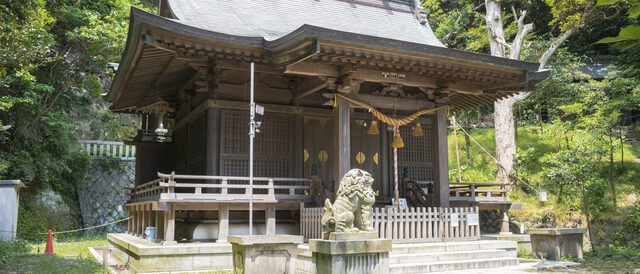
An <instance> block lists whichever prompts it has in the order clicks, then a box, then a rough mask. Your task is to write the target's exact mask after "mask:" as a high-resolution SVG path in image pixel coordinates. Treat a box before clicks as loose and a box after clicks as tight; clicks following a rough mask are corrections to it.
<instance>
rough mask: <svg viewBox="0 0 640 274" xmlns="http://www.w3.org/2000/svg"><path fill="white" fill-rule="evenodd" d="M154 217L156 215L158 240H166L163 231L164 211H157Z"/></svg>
mask: <svg viewBox="0 0 640 274" xmlns="http://www.w3.org/2000/svg"><path fill="white" fill-rule="evenodd" d="M154 215H155V221H156V239H163V240H164V229H163V226H164V224H163V222H164V220H163V219H162V216H163V215H164V214H163V212H162V211H156V212H155V214H154Z"/></svg>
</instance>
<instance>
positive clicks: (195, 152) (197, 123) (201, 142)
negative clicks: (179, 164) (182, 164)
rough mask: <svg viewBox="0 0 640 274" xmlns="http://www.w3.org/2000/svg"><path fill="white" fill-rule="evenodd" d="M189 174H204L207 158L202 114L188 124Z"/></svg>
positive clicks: (205, 134)
mask: <svg viewBox="0 0 640 274" xmlns="http://www.w3.org/2000/svg"><path fill="white" fill-rule="evenodd" d="M188 127H189V144H188V150H189V159H188V160H187V161H188V167H189V174H196V175H200V174H202V175H204V174H206V170H207V169H206V162H207V160H206V157H207V153H206V152H207V115H206V112H203V113H202V114H201V115H199V116H198V118H196V119H194V120H193V121H191V122H189V125H188Z"/></svg>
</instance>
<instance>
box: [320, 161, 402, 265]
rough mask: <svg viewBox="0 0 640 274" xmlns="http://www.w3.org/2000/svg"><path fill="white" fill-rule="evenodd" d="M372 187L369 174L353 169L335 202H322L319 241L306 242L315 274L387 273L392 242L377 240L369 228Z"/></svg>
mask: <svg viewBox="0 0 640 274" xmlns="http://www.w3.org/2000/svg"><path fill="white" fill-rule="evenodd" d="M372 184H373V178H372V177H371V174H369V173H368V172H366V171H363V170H360V169H352V170H350V171H349V172H347V174H345V175H344V177H343V178H342V180H341V181H340V186H339V188H338V192H337V195H336V201H335V202H334V203H333V204H331V202H330V201H329V199H327V200H326V201H325V208H324V210H325V211H324V214H323V216H322V239H321V240H319V239H313V240H309V250H310V251H311V252H312V261H313V264H314V266H315V272H316V273H318V274H323V273H336V274H340V273H389V251H391V240H387V239H379V238H378V233H377V232H376V231H375V230H374V229H373V227H372V226H371V206H372V205H373V203H374V202H375V194H374V192H373V189H371V185H372Z"/></svg>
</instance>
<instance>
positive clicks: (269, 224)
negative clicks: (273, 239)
mask: <svg viewBox="0 0 640 274" xmlns="http://www.w3.org/2000/svg"><path fill="white" fill-rule="evenodd" d="M264 219H265V220H264V223H265V231H266V233H265V234H266V235H276V204H267V205H266V209H265V214H264Z"/></svg>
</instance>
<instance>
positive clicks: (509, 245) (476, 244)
mask: <svg viewBox="0 0 640 274" xmlns="http://www.w3.org/2000/svg"><path fill="white" fill-rule="evenodd" d="M517 247H518V243H517V242H515V241H500V240H498V241H496V240H480V241H467V242H439V243H415V244H393V250H392V251H391V254H411V253H429V252H449V251H473V250H495V249H504V250H507V251H515V250H516V248H517Z"/></svg>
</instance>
